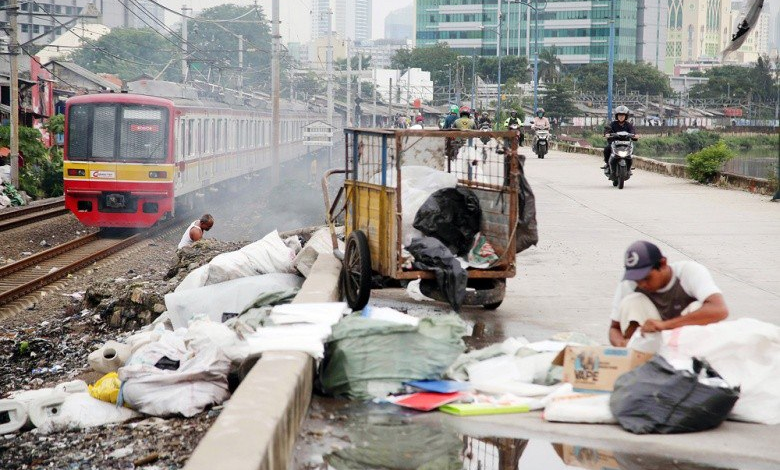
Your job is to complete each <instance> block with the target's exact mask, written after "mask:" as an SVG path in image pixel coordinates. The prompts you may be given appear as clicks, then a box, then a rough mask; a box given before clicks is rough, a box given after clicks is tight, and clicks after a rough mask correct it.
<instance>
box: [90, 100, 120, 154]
mask: <svg viewBox="0 0 780 470" xmlns="http://www.w3.org/2000/svg"><path fill="white" fill-rule="evenodd" d="M115 128H116V108H115V107H113V106H96V107H95V115H94V118H93V123H92V158H94V159H96V160H112V159H113V158H114V135H115V134H116V133H115Z"/></svg>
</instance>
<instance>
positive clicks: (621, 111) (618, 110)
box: [615, 105, 631, 119]
mask: <svg viewBox="0 0 780 470" xmlns="http://www.w3.org/2000/svg"><path fill="white" fill-rule="evenodd" d="M618 114H625V115H626V119H628V116H629V115H630V114H631V112H630V111H629V110H628V108H627V107H626V106H622V105H621V106H618V107H617V108H615V119H617V116H618Z"/></svg>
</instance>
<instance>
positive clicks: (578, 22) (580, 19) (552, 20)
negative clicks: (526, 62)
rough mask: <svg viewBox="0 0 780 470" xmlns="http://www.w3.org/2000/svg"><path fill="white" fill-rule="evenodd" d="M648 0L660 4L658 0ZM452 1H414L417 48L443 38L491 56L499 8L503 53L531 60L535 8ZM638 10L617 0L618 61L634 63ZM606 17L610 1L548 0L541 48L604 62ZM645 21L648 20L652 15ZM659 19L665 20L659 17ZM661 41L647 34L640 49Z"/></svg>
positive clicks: (629, 1)
mask: <svg viewBox="0 0 780 470" xmlns="http://www.w3.org/2000/svg"><path fill="white" fill-rule="evenodd" d="M646 1H647V3H650V4H655V3H659V0H646ZM452 3H453V2H451V1H449V0H416V2H415V15H414V19H415V25H414V31H415V39H414V40H415V44H416V45H417V46H428V45H433V44H435V43H437V42H446V43H448V44H449V45H450V47H451V48H453V49H455V50H456V51H457V52H458V53H460V54H465V55H470V54H472V53H476V54H478V55H482V56H491V55H492V56H495V55H496V46H497V39H498V35H497V34H496V33H497V31H496V30H497V25H498V13H499V11H501V13H502V14H503V21H502V24H501V51H502V54H504V55H507V54H508V55H521V56H528V57H529V59H530V58H531V57H532V56H533V52H534V43H535V34H536V28H535V21H534V17H535V15H534V12H533V10H531V12H530V15H529V14H528V11H529V10H530V9H529V8H528V7H526V6H523V5H520V4H517V3H510V4H508V5H507V2H506V1H505V0H484V1H482V2H479V3H471V2H458V3H459V4H457V5H454V4H452ZM461 3H462V4H461ZM638 11H639V6H638V0H620V1H616V2H615V31H616V36H615V60H617V61H621V60H625V61H629V62H636V61H637V24H638V23H637V13H638ZM650 11H651V12H652V10H650ZM609 18H610V3H609V2H596V1H571V0H558V1H555V2H553V1H548V2H547V3H546V6H545V7H544V10H543V11H540V13H539V18H538V20H539V27H538V32H539V49H540V50H541V49H545V48H550V47H553V46H554V47H555V50H556V53H557V55H558V58H559V59H560V60H561V62H562V63H563V64H572V65H573V64H588V63H593V62H606V61H607V57H608V53H609V51H608V49H609V47H608V43H609V29H610V28H609ZM647 21H648V22H650V21H651V18H650V14H648V18H647ZM652 21H656V22H657V21H658V20H657V18H656V19H655V20H652ZM662 23H665V22H664V20H663V19H662ZM662 43H663V38H658V37H651V35H650V34H649V33H648V39H647V40H645V41H644V42H643V43H642V46H643V48H642V50H643V51H644V50H647V51H648V54H652V53H651V52H650V50H651V49H652V47H651V46H653V45H656V47H657V45H658V44H662ZM661 47H664V46H661ZM643 53H644V52H643ZM653 55H655V54H653Z"/></svg>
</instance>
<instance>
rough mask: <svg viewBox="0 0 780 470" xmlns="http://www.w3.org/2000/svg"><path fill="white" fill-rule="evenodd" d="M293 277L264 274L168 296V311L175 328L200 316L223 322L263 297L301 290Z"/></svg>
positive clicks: (166, 299) (289, 275) (166, 300)
mask: <svg viewBox="0 0 780 470" xmlns="http://www.w3.org/2000/svg"><path fill="white" fill-rule="evenodd" d="M302 283H303V278H301V277H299V276H296V275H294V274H264V275H261V276H251V277H245V278H241V279H234V280H232V281H227V282H223V283H221V284H215V285H210V286H204V287H199V288H197V289H190V290H187V291H183V292H172V293H169V294H166V295H165V307H166V308H167V309H168V316H169V317H170V320H171V325H173V328H174V329H175V328H182V327H186V326H187V324H188V323H189V321H190V320H191V319H192V318H193V317H195V316H197V315H205V316H207V317H208V318H210V319H211V320H213V321H216V322H221V321H222V313H224V312H231V313H241V312H242V311H243V310H244V309H245V308H246V307H247V306H249V305H251V304H252V302H254V300H255V299H257V297H258V296H259V295H260V294H263V293H266V292H277V291H286V290H289V289H293V288H298V287H301V284H302Z"/></svg>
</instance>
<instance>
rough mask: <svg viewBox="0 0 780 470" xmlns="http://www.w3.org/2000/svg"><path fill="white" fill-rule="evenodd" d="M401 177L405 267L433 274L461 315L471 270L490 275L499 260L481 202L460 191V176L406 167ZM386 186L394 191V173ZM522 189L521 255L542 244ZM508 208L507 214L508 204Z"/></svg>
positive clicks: (529, 194) (526, 188) (387, 177)
mask: <svg viewBox="0 0 780 470" xmlns="http://www.w3.org/2000/svg"><path fill="white" fill-rule="evenodd" d="M521 162H522V160H521ZM388 171H389V170H388ZM400 174H401V179H402V182H401V185H402V187H403V190H402V191H401V206H402V210H403V214H402V218H401V221H402V227H401V234H402V256H403V258H404V264H403V267H404V268H405V269H420V270H428V271H433V272H434V273H435V275H436V285H437V286H438V290H439V291H440V292H441V293H442V294H443V295H444V297H445V298H446V300H447V301H448V302H449V304H450V305H451V306H452V308H453V309H454V310H455V311H456V312H457V311H459V310H460V306H461V305H462V304H463V301H464V299H465V296H466V288H467V283H468V272H467V270H468V269H470V268H475V269H488V268H490V267H493V266H494V265H495V264H496V263H497V262H498V261H499V259H500V258H499V256H498V255H497V253H496V250H495V249H494V248H493V246H492V245H491V243H490V240H489V239H488V237H487V236H486V235H485V234H483V233H482V232H481V230H482V223H483V220H482V219H483V217H482V209H481V207H480V199H479V197H478V196H477V194H476V193H475V191H473V190H471V189H469V188H467V187H465V186H458V177H457V175H456V174H455V173H448V172H445V171H441V170H437V169H434V168H431V167H428V166H415V165H405V166H403V167H402V168H401V172H400ZM382 177H383V175H382V174H381V173H379V174H377V175H374V176H373V177H372V179H371V182H373V183H377V184H379V183H381V181H382ZM384 180H385V182H386V184H387V185H388V186H389V187H394V186H395V184H396V179H395V174H394V171H393V173H388V174H387V175H384ZM521 189H522V190H521V194H522V196H523V197H521V198H520V199H521V200H520V201H519V202H520V204H518V207H519V211H520V213H519V214H518V225H519V230H518V235H517V236H518V240H519V239H520V238H519V237H520V236H521V234H522V237H525V238H523V243H521V244H519V245H518V252H519V251H522V250H523V249H525V248H528V247H529V246H530V245H531V244H535V243H536V241H537V240H538V236H537V234H536V219H535V207H534V199H533V193H532V192H531V189H530V186H528V185H527V182H525V186H523V187H522V188H521ZM505 203H506V204H507V208H508V207H509V202H508V201H505ZM531 232H532V233H531ZM529 237H530V238H529ZM531 239H532V240H531ZM529 240H530V243H529Z"/></svg>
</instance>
